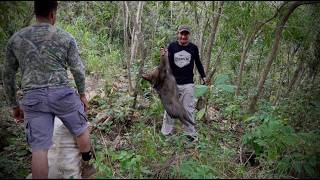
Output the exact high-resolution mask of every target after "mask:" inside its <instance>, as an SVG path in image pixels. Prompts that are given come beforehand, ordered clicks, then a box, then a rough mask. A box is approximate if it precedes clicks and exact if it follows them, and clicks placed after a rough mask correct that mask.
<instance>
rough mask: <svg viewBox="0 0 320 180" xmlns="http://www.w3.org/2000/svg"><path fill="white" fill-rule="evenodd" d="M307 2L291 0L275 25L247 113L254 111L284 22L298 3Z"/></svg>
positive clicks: (275, 51)
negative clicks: (265, 62) (264, 62)
mask: <svg viewBox="0 0 320 180" xmlns="http://www.w3.org/2000/svg"><path fill="white" fill-rule="evenodd" d="M307 3H310V2H302V1H296V2H293V3H291V4H290V6H289V8H288V10H287V11H286V12H285V14H284V16H283V17H282V19H281V21H280V22H279V23H278V25H277V27H276V31H275V40H274V42H273V45H272V50H271V52H270V54H269V56H268V60H267V64H266V66H265V68H264V70H263V72H262V74H261V76H260V80H259V83H258V85H257V88H256V89H257V92H256V94H255V95H253V96H251V97H250V99H251V102H250V105H249V113H254V112H255V111H256V104H257V100H258V98H259V96H260V94H261V93H262V90H263V85H264V82H265V80H266V78H267V76H268V73H269V71H270V68H271V65H272V62H273V60H274V58H275V57H276V55H277V51H278V47H279V44H280V39H281V34H282V31H283V28H284V25H285V24H286V22H287V20H288V19H289V16H290V15H291V13H292V12H293V11H294V10H295V9H296V8H297V7H298V6H300V5H302V4H307Z"/></svg>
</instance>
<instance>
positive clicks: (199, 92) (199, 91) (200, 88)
mask: <svg viewBox="0 0 320 180" xmlns="http://www.w3.org/2000/svg"><path fill="white" fill-rule="evenodd" d="M207 91H208V86H205V85H195V88H194V96H195V97H196V98H199V97H201V96H203V95H204V94H205V93H206V92H207Z"/></svg>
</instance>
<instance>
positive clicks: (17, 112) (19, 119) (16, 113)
mask: <svg viewBox="0 0 320 180" xmlns="http://www.w3.org/2000/svg"><path fill="white" fill-rule="evenodd" d="M12 116H13V118H14V119H15V120H16V123H23V121H24V115H23V111H22V109H20V107H19V106H18V107H14V108H12Z"/></svg>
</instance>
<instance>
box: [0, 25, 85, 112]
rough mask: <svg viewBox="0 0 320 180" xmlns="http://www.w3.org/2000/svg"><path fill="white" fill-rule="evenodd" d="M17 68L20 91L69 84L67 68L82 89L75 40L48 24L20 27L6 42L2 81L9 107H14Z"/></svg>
mask: <svg viewBox="0 0 320 180" xmlns="http://www.w3.org/2000/svg"><path fill="white" fill-rule="evenodd" d="M19 67H20V70H21V88H22V90H23V91H27V90H31V89H37V88H43V87H49V86H59V85H67V84H69V80H68V75H67V68H68V67H70V71H71V73H72V75H73V77H74V79H75V83H76V86H77V89H78V92H79V93H83V92H84V91H85V69H84V64H83V62H82V60H81V58H80V55H79V51H78V47H77V44H76V41H75V39H74V38H73V37H72V35H71V34H69V33H67V32H65V31H64V30H62V29H60V28H57V27H55V26H52V25H51V24H48V23H39V24H35V25H31V26H28V27H26V28H23V29H22V30H20V31H19V32H17V33H15V34H14V35H13V36H12V37H11V38H10V39H9V41H8V44H7V48H6V59H5V63H4V72H3V83H4V88H5V91H6V94H7V96H8V99H9V103H10V104H9V105H10V106H17V105H18V103H17V100H16V96H15V95H16V81H15V75H16V72H17V70H18V68H19Z"/></svg>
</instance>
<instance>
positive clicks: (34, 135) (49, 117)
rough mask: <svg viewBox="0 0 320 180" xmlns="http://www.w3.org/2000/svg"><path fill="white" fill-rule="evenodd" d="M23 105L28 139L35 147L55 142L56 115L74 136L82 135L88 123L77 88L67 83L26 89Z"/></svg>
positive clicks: (42, 146)
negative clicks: (53, 136) (65, 84)
mask: <svg viewBox="0 0 320 180" xmlns="http://www.w3.org/2000/svg"><path fill="white" fill-rule="evenodd" d="M21 108H22V109H23V111H24V119H25V126H26V136H27V142H28V144H29V145H30V146H31V148H32V151H34V150H47V149H49V148H50V146H51V145H52V135H53V127H54V124H53V123H54V117H55V116H57V117H59V118H60V119H61V121H62V122H63V124H64V125H65V126H66V127H67V128H68V129H69V131H70V132H71V133H72V134H73V135H74V136H79V135H80V134H82V133H83V132H84V131H85V130H86V129H87V127H88V125H87V116H86V113H85V112H84V106H83V103H82V102H81V101H80V97H79V95H78V94H77V93H76V90H75V89H73V88H71V87H68V86H56V87H46V88H41V89H34V90H29V91H26V92H24V95H23V99H22V101H21Z"/></svg>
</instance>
